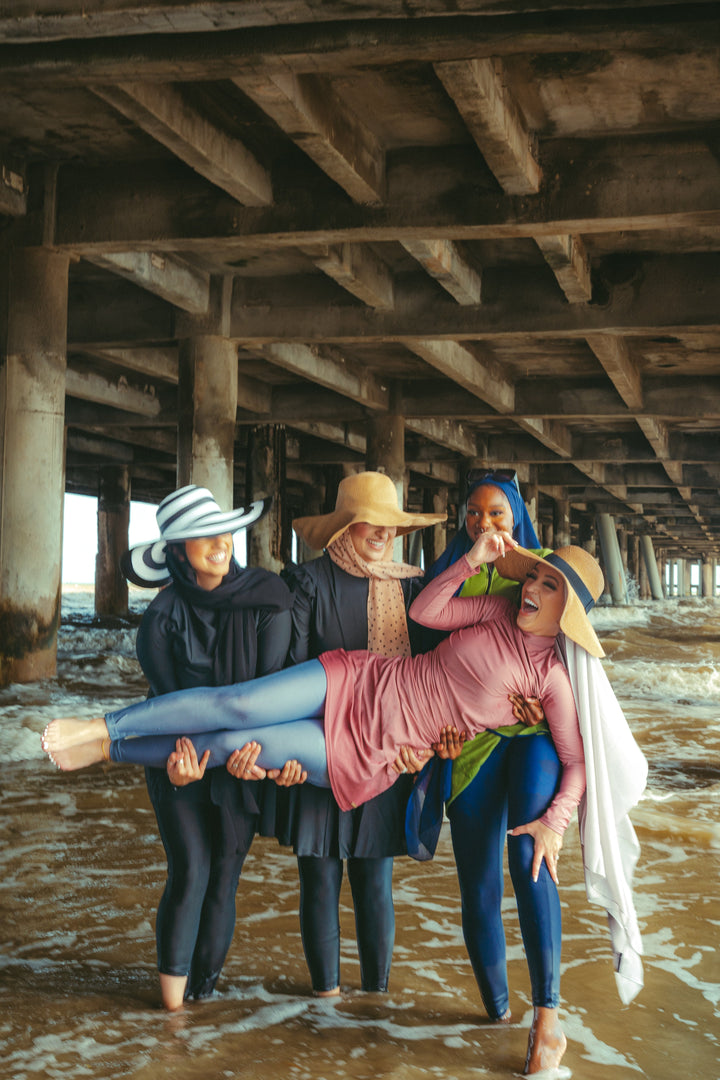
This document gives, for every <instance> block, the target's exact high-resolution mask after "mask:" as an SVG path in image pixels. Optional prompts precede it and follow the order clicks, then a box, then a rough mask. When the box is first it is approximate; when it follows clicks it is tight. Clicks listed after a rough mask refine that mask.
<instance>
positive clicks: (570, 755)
mask: <svg viewBox="0 0 720 1080" xmlns="http://www.w3.org/2000/svg"><path fill="white" fill-rule="evenodd" d="M542 704H543V709H544V710H545V716H546V718H547V722H548V724H549V725H550V734H551V735H552V739H553V742H554V744H555V749H556V750H557V752H558V757H559V758H560V761H561V762H562V775H561V777H560V787H559V789H558V792H557V795H556V796H555V798H554V799H553V801H552V802H551V804H550V806H549V807H548V809H547V810H546V811H545V813H544V814H543V816H542V817H541V818H540V821H541V822H542V823H543V825H547V826H548V828H550V829H552V830H553V831H554V832H556V833H560V834H561V835H562V833H564V832H565V829H566V828H567V826H568V824H569V822H570V818H571V816H572V812H573V810H575V809H576V808H577V805H578V803H579V802H580V799H581V798H582V796H583V793H584V791H585V753H584V750H583V741H582V735H581V734H580V727H579V725H578V718H577V710H576V708H575V698H574V697H573V692H572V687H571V685H570V679H569V678H568V674H567V672H566V671H565V668H563V667H555V668H553V670H552V672H551V673H550V679H549V684H548V686H547V688H546V689H545V691H544V692H543V697H542Z"/></svg>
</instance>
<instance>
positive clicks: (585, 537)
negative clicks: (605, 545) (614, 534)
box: [578, 514, 597, 555]
mask: <svg viewBox="0 0 720 1080" xmlns="http://www.w3.org/2000/svg"><path fill="white" fill-rule="evenodd" d="M578 539H579V541H580V547H582V548H584V549H585V551H589V552H590V554H591V555H595V553H596V551H597V537H596V535H595V529H594V528H593V522H592V518H590V517H588V516H587V515H586V514H583V515H582V517H581V518H580V528H579V537H578Z"/></svg>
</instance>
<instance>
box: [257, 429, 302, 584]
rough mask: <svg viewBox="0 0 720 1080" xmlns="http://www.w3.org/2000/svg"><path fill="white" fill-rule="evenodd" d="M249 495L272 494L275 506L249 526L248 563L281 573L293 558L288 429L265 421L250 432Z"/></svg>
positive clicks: (264, 495) (263, 496)
mask: <svg viewBox="0 0 720 1080" xmlns="http://www.w3.org/2000/svg"><path fill="white" fill-rule="evenodd" d="M246 488H247V490H246V498H247V499H263V498H266V497H267V496H268V495H272V496H273V505H272V509H271V511H270V513H269V514H266V515H265V517H264V518H263V519H262V521H258V523H257V525H253V527H252V528H251V529H248V539H247V553H248V566H261V567H262V568H263V569H265V570H272V571H274V572H275V573H276V574H277V573H279V572H280V571H281V570H282V568H283V566H284V565H285V564H286V563H288V562H289V561H290V555H291V551H292V548H291V534H290V523H289V522H287V523H286V522H285V518H286V513H285V501H284V498H283V493H284V491H285V428H284V427H283V426H282V425H280V424H277V425H274V424H265V425H262V426H259V427H256V428H253V429H252V431H250V432H249V434H248V462H247V469H246Z"/></svg>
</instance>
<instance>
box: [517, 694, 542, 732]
mask: <svg viewBox="0 0 720 1080" xmlns="http://www.w3.org/2000/svg"><path fill="white" fill-rule="evenodd" d="M508 701H509V702H510V704H511V705H512V712H513V716H514V717H515V719H516V720H521V721H522V723H523V724H525V726H526V727H535V725H536V724H539V723H541V722H542V721H543V720H544V719H545V710H544V709H543V707H542V704H541V702H540V698H536V697H528V698H526V697H523V696H522V694H508Z"/></svg>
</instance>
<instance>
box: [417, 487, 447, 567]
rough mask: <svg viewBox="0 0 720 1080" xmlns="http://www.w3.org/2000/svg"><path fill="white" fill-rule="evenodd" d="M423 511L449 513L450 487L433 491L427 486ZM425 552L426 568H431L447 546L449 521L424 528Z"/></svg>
mask: <svg viewBox="0 0 720 1080" xmlns="http://www.w3.org/2000/svg"><path fill="white" fill-rule="evenodd" d="M423 512H424V513H426V514H447V512H448V489H447V487H445V486H444V485H443V486H442V487H440V488H437V490H435V491H432V490H431V489H430V488H425V496H424V502H423ZM422 540H423V552H424V555H425V569H426V570H429V569H430V567H431V566H432V564H433V563H434V562H435V560H436V559H438V558H439V557H440V556H441V555H442V553H443V551H444V550H445V548H446V547H447V522H446V521H443V522H441V523H440V524H439V525H431V526H430V528H429V529H423V530H422Z"/></svg>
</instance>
